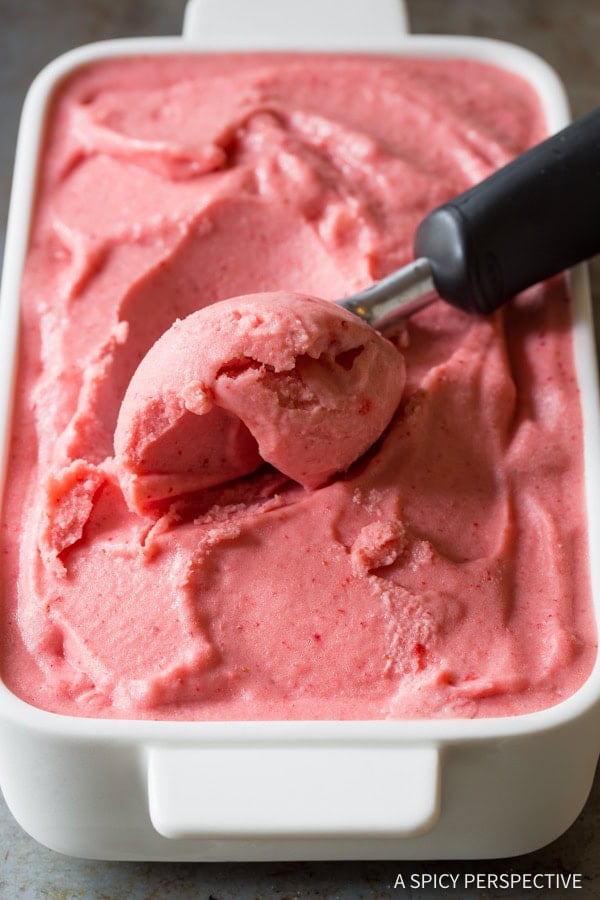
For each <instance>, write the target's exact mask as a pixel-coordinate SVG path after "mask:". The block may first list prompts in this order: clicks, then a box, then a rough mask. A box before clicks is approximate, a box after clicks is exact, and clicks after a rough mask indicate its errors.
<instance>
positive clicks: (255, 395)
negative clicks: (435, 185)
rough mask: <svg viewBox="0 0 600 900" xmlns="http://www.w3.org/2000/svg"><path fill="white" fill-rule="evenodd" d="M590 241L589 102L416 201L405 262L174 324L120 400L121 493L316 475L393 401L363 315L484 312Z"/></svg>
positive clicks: (219, 307) (594, 180) (399, 373)
mask: <svg viewBox="0 0 600 900" xmlns="http://www.w3.org/2000/svg"><path fill="white" fill-rule="evenodd" d="M599 249H600V110H596V111H594V112H593V113H591V114H590V115H588V116H587V117H585V118H583V119H580V120H578V121H577V122H575V123H574V124H572V125H570V126H569V127H567V128H565V129H564V130H563V131H561V132H559V133H558V134H556V135H554V136H553V137H551V138H549V139H548V140H546V141H543V142H542V143H540V144H538V145H537V146H535V147H533V148H532V149H531V150H529V151H527V152H526V153H524V154H522V155H521V156H519V157H517V158H516V159H515V160H514V161H513V162H511V163H510V164H508V165H507V166H505V167H503V168H502V169H499V170H498V171H497V172H495V173H494V174H493V175H491V176H490V177H489V178H487V179H486V180H484V181H482V182H481V183H479V184H478V185H476V186H475V187H473V188H471V189H470V190H468V191H466V192H465V193H464V194H462V195H460V196H459V197H457V198H455V199H454V200H452V201H450V202H449V203H446V204H444V205H443V206H441V207H438V208H437V209H436V210H434V211H433V212H431V213H430V214H429V215H428V216H426V218H425V219H424V220H423V222H422V223H421V225H420V227H419V228H418V230H417V233H416V238H415V257H416V259H415V262H414V263H412V264H411V265H409V266H407V267H405V268H403V269H401V270H399V271H398V272H395V273H393V274H392V275H390V276H388V277H387V278H385V279H383V280H382V281H380V282H378V283H376V284H375V285H373V286H372V287H370V288H367V289H366V290H364V291H362V292H360V293H358V294H355V295H353V296H351V297H349V298H347V299H345V300H342V301H340V302H339V304H332V303H330V302H327V301H322V300H318V299H316V298H314V297H301V296H299V295H294V294H285V293H276V294H259V295H251V296H247V297H238V298H234V299H232V300H227V301H223V302H220V303H217V304H214V305H212V306H210V307H209V308H206V309H203V310H200V311H199V312H196V313H193V314H192V315H190V316H188V317H187V318H186V319H185V320H182V321H178V322H176V323H175V324H174V325H173V326H172V327H171V328H170V329H169V330H168V331H167V332H166V334H164V335H163V336H162V337H161V338H160V340H159V341H158V342H157V343H156V344H155V345H154V347H152V348H151V350H150V351H149V353H148V354H147V355H146V357H145V359H144V360H143V361H142V363H141V365H140V367H139V368H138V370H137V372H136V373H135V375H134V377H133V379H132V381H131V383H130V385H129V388H128V390H127V393H126V395H125V398H124V401H123V404H122V406H121V411H120V414H119V419H118V424H117V428H116V432H115V455H116V461H117V466H118V471H119V473H120V481H121V485H122V487H123V490H124V493H125V496H126V498H127V501H128V503H129V505H130V506H131V507H132V509H134V510H136V511H137V512H141V513H144V512H147V511H148V510H152V509H153V508H155V507H156V505H157V504H160V503H162V502H164V501H165V500H168V499H169V498H175V497H178V496H180V495H182V494H186V493H189V492H192V491H197V490H201V489H203V488H207V487H211V486H213V485H216V484H221V483H223V482H226V481H229V480H231V479H235V478H237V477H240V476H243V475H247V474H248V473H250V472H252V471H254V470H255V469H256V468H258V467H259V465H260V464H261V463H262V462H263V461H264V462H268V463H271V464H272V465H273V466H275V467H276V468H277V469H278V470H279V471H280V472H282V473H283V474H285V475H287V476H289V477H290V478H293V479H294V480H296V481H298V482H299V483H300V484H302V485H303V486H304V487H306V488H315V487H318V486H319V485H321V484H323V483H325V482H326V481H327V480H328V479H329V478H331V477H332V476H333V475H334V474H336V473H339V472H343V471H345V470H346V469H347V468H348V467H349V466H350V465H351V464H352V463H353V462H354V461H355V460H356V459H357V458H358V457H360V456H361V455H362V454H363V453H364V452H365V451H366V450H367V449H368V448H369V447H370V446H371V445H372V444H373V443H374V442H375V441H376V440H377V438H379V436H380V435H381V433H382V432H383V431H384V429H385V427H386V426H387V424H388V423H389V421H390V419H391V417H392V415H393V413H394V410H395V409H396V407H397V406H398V403H399V401H400V398H401V395H402V390H403V387H404V380H405V379H404V363H403V360H402V357H401V355H400V353H399V352H398V350H397V349H396V347H394V346H393V345H392V344H391V343H390V342H389V341H387V340H386V339H385V338H384V337H382V336H381V334H379V333H378V332H377V331H376V330H375V329H384V328H386V327H387V326H389V325H391V324H393V323H394V322H395V321H397V320H398V319H399V318H402V317H405V316H407V315H409V314H411V313H413V312H415V311H417V310H419V309H421V308H423V307H424V306H426V305H427V304H429V303H431V302H432V301H433V300H435V299H437V298H438V297H441V298H443V299H444V300H447V301H448V302H450V303H451V304H453V305H455V306H458V307H459V308H461V309H464V310H466V311H468V312H475V313H490V312H492V311H493V310H494V309H496V308H497V307H498V306H500V305H501V304H503V303H504V302H505V301H507V300H508V299H509V298H510V297H511V296H513V295H514V294H516V293H518V292H519V291H520V290H523V289H524V288H527V287H529V286H531V285H532V284H534V283H536V282H537V281H540V280H542V279H544V278H548V277H550V276H551V275H554V274H556V273H557V272H559V271H561V270H562V269H564V268H567V267H569V266H571V265H574V264H575V263H576V262H579V261H581V260H582V259H586V258H588V257H589V256H591V255H593V254H594V253H595V252H597V251H598V250H599ZM361 320H362V321H361ZM371 326H374V327H373V328H372V327H371Z"/></svg>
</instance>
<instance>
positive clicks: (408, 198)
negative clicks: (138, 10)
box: [1, 54, 596, 719]
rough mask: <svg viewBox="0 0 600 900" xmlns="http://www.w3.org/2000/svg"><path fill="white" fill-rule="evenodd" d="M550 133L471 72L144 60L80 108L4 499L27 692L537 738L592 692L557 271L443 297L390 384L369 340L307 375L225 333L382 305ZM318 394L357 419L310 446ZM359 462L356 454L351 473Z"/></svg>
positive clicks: (56, 115)
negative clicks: (256, 302)
mask: <svg viewBox="0 0 600 900" xmlns="http://www.w3.org/2000/svg"><path fill="white" fill-rule="evenodd" d="M544 131H545V125H544V120H543V115H542V112H541V110H540V106H539V102H538V100H537V98H536V96H535V95H534V93H533V91H532V89H531V88H530V87H529V86H528V85H527V84H526V83H525V82H523V81H522V80H521V79H520V78H518V77H516V76H514V75H512V74H509V73H508V72H505V71H502V70H500V69H497V68H493V67H491V66H487V65H484V64H482V63H478V62H473V61H464V60H463V61H461V60H440V59H438V60H432V59H423V60H420V59H412V58H411V59H401V58H385V57H366V56H357V57H352V56H335V57H334V56H326V55H313V56H298V55H271V56H270V55H255V54H248V55H240V56H234V55H220V54H214V55H208V56H204V57H202V56H199V55H195V54H184V55H181V56H179V57H175V56H160V57H152V56H148V57H144V58H136V59H134V58H132V59H118V60H116V59H115V60H106V61H102V62H97V63H94V64H90V65H87V66H85V67H83V68H81V69H79V70H77V71H76V72H74V73H73V74H72V75H71V76H70V77H69V78H68V79H67V80H66V81H65V82H63V83H62V84H61V86H60V87H59V88H58V89H57V92H56V96H55V98H54V100H53V102H52V104H51V109H50V114H49V117H48V125H47V129H46V136H45V142H44V147H43V153H42V157H41V164H40V171H39V181H38V192H37V201H36V205H35V210H34V217H33V225H32V231H31V239H30V244H29V250H28V255H27V260H26V265H25V274H24V280H23V289H22V329H21V345H20V349H21V352H20V360H19V369H18V374H17V385H16V395H15V406H14V416H13V421H14V427H13V432H12V439H11V445H10V452H9V461H8V477H7V481H6V490H5V499H4V506H3V527H2V551H3V581H2V639H1V640H2V645H1V652H2V674H3V678H4V679H5V681H6V683H7V685H8V686H9V687H10V688H11V690H13V691H14V692H15V693H16V694H18V695H19V696H21V697H22V698H24V699H25V700H27V701H28V702H30V703H32V704H34V705H36V706H40V707H42V708H45V709H50V710H54V711H57V712H63V713H69V714H75V715H85V716H109V717H142V718H166V719H169V718H177V719H265V718H309V719H310V718H313V719H314V718H334V719H336V718H337V719H339V718H342V719H344V718H399V717H440V716H463V717H464V716H469V717H473V716H487V715H512V714H517V713H522V712H528V711H532V710H536V709H540V708H543V707H547V706H549V705H552V704H555V703H557V702H559V701H560V700H562V699H564V698H565V697H567V696H568V695H570V694H571V693H573V691H575V690H576V689H577V688H578V687H579V686H580V685H581V684H582V683H583V681H584V680H585V678H586V676H587V674H588V673H589V671H590V670H591V667H592V665H593V661H594V659H595V654H596V631H595V625H594V620H593V614H592V605H591V600H590V587H589V578H588V559H587V530H586V515H585V506H584V491H583V451H582V424H581V412H580V405H579V391H578V385H577V381H576V378H575V374H574V365H573V351H572V340H571V312H570V299H569V295H568V293H567V290H566V287H565V284H564V283H563V281H562V280H561V279H557V280H554V281H552V282H550V283H548V284H546V285H544V286H539V287H538V288H535V289H533V290H531V291H529V292H527V294H525V295H522V296H520V297H518V298H516V299H515V300H514V301H513V302H512V303H511V304H509V305H508V306H507V307H506V308H505V309H503V310H500V311H498V312H497V313H495V314H494V315H493V316H492V317H490V318H486V319H481V318H475V317H469V316H467V315H465V314H464V313H462V312H460V311H458V310H455V309H453V308H451V307H450V306H447V305H445V304H443V303H442V302H439V303H436V304H433V305H432V306H431V307H429V308H427V309H425V310H423V311H422V312H420V313H419V314H417V315H415V316H413V317H412V318H411V319H410V321H408V322H407V323H406V325H405V326H403V327H402V328H398V329H397V330H396V331H395V332H394V333H391V334H389V335H386V347H387V348H388V350H387V351H386V352H387V353H389V365H388V364H386V366H385V367H383V368H377V366H376V367H375V370H374V371H373V372H370V374H369V377H368V379H366V380H363V381H361V379H360V378H358V375H359V374H360V372H361V366H362V365H363V364H365V363H366V361H367V360H368V355H367V350H366V349H365V348H366V346H367V345H366V344H365V343H364V342H362V339H361V340H360V341H359V342H358V343H351V344H349V345H347V346H346V345H344V346H343V347H342V348H341V349H340V350H339V353H338V351H337V346H334V345H335V341H336V340H337V337H336V335H335V333H334V332H335V330H334V332H332V333H331V334H326V331H327V329H325V331H321V332H320V333H321V336H323V335H325V337H326V342H328V343H327V347H326V348H325V347H323V348H321V350H319V351H318V352H317V351H316V350H315V351H314V352H313V351H311V352H309V353H308V354H307V355H306V356H304V357H303V356H302V354H301V353H300V354H299V355H298V354H297V355H295V356H294V360H295V362H294V364H293V366H292V368H288V369H287V370H286V369H285V366H279V368H280V371H279V372H278V371H276V370H277V368H278V364H276V363H274V362H273V359H271V360H270V361H269V359H266V358H264V359H263V358H261V357H260V356H258V355H254V354H252V353H250V354H248V353H247V352H246V351H244V352H243V353H242V354H241V356H240V355H236V353H235V348H236V342H235V334H234V333H233V331H232V330H231V329H228V330H225V331H223V329H224V328H225V323H226V316H223V317H219V316H217V315H216V314H215V313H214V312H210V309H211V305H212V304H215V303H216V302H217V301H223V300H226V299H227V298H239V297H241V296H246V295H257V294H265V293H268V294H269V295H271V300H273V299H274V298H273V293H274V294H275V295H282V294H283V295H289V294H290V293H293V294H295V295H302V296H305V297H307V298H309V297H318V298H323V301H321V303H322V304H324V305H325V306H326V301H333V300H335V299H337V298H340V297H343V296H347V295H349V294H351V293H353V292H355V291H356V290H359V289H361V288H364V287H366V286H367V285H369V284H370V283H371V282H372V281H374V280H376V279H378V278H380V277H382V276H384V275H386V274H388V273H389V272H391V271H392V270H393V269H395V268H397V267H398V266H400V265H402V264H404V263H406V262H408V261H409V260H410V258H411V248H412V240H413V235H414V231H415V228H416V226H417V225H418V223H419V221H420V220H421V218H422V217H423V216H424V215H425V214H426V213H427V212H428V211H429V210H431V209H432V208H434V207H435V206H437V205H439V204H440V203H442V202H444V201H446V200H447V199H449V198H450V197H451V196H453V195H456V194H457V193H459V192H461V191H463V190H464V189H466V188H467V187H468V186H470V185H471V184H473V183H474V182H476V181H478V180H480V179H481V178H483V177H485V176H486V175H488V174H489V173H490V172H491V171H492V170H493V169H495V168H496V167H498V166H500V165H502V164H503V163H505V162H507V161H508V160H509V159H510V158H512V157H513V156H514V155H515V154H517V153H518V152H520V151H521V150H523V149H525V148H526V147H527V146H529V145H531V144H532V143H534V142H535V141H537V140H538V139H540V138H542V137H543V136H544ZM231 302H232V301H230V300H227V303H231ZM261 302H263V303H264V308H265V317H266V318H269V317H272V316H276V315H277V312H276V309H277V307H276V305H274V304H270V303H269V302H268V301H261ZM313 302H317V301H313V300H308V299H307V300H306V304H307V306H306V308H307V311H308V309H309V307H310V304H311V303H313ZM234 307H235V303H234V306H233V307H231V306H229V307H225V308H226V309H229V311H230V312H232V311H234ZM219 308H220V305H219ZM214 309H215V310H216V309H217V306H215V307H214ZM238 312H240V311H239V310H238ZM280 312H281V310H280ZM190 319H191V320H192V324H193V323H198V322H200V324H201V323H202V322H204V323H205V325H206V328H205V331H204V337H205V338H207V339H208V337H209V335H210V333H211V329H213V331H214V329H217V330H218V329H222V331H221V335H222V338H223V341H226V340H229V341H230V344H229V345H227V347H228V351H227V352H228V353H229V349H231V350H233V351H234V352H233V355H227V354H226V357H227V358H226V359H225V367H224V368H223V363H222V362H221V363H219V365H218V366H217V368H216V369H215V368H214V366H213V368H212V369H211V367H210V366H209V365H208V363H207V357H206V348H207V344H206V343H203V342H202V339H201V338H202V336H201V334H200V331H201V330H202V329H200V331H194V330H193V329H192V332H193V333H194V335H195V338H194V339H196V338H198V341H199V343H198V344H195V345H194V347H191V349H190V345H189V344H188V343H186V342H184V344H185V347H184V346H182V347H179V345H177V340H175V339H174V342H173V341H171V339H172V338H173V335H174V334H175V335H176V334H177V332H178V330H181V329H182V328H183V329H184V330H185V329H186V328H187V327H188V326H184V325H183V324H179V325H178V324H177V323H178V322H180V323H186V322H188V324H189V320H190ZM357 327H358V326H357ZM173 329H174V331H173ZM284 331H285V329H282V330H281V342H280V344H277V342H275V344H274V345H273V346H272V348H271V350H272V351H273V352H279V351H281V350H282V348H283V347H284V346H285V340H286V339H287V338H284V335H283V333H284ZM215 333H216V332H215ZM270 333H271V337H274V336H276V334H277V329H276V328H275V327H273V329H271V331H270ZM288 336H289V333H288ZM169 341H171V344H170V349H169ZM165 342H166V344H167V349H168V352H163V351H164V348H165ZM222 346H225V345H224V344H223V345H222ZM161 348H162V349H161ZM173 348H175V350H174V349H173ZM185 348H187V350H190V355H189V356H186V352H187V350H186V349H185ZM361 348H362V349H361ZM184 350H185V352H184ZM179 351H181V352H179ZM196 351H197V353H196ZM311 353H312V355H311ZM323 353H325V356H323ZM195 354H196V361H199V362H200V363H202V366H201V369H202V371H198V372H197V373H196V375H197V377H196V375H193V373H192V368H193V367H192V368H189V365H188V364H190V360H192V361H193V357H194V355H195ZM203 354H204V356H203ZM298 359H299V360H300V363H298ZM174 360H175V363H174V362H173V361H174ZM317 360H318V361H320V365H325V369H326V370H327V379H325V382H323V378H322V376H323V372H322V371H321V370H319V372H318V373H317V375H315V371H314V369H315V367H314V363H315V361H317ZM336 366H337V368H336ZM186 367H187V368H186ZM219 367H220V368H219ZM353 370H354V375H356V376H357V381H356V384H357V388H356V392H355V394H356V396H353V397H352V403H351V404H350V406H349V407H348V416H347V417H346V419H344V418H343V417H341V416H338V413H340V409H339V408H338V407H339V404H337V406H336V403H335V402H334V399H335V392H336V379H337V378H338V377H339V378H342V379H343V378H345V377H346V376H347V375H350V374H352V371H353ZM194 371H195V370H194ZM365 371H370V370H368V367H365ZM140 372H141V374H139V373H140ZM136 373H137V374H136ZM180 376H181V377H180ZM188 376H189V377H188ZM311 378H312V379H313V380H314V378H316V379H317V380H318V381H319V383H320V384H321V385H323V384H325V385H326V388H327V391H329V397H330V400H331V403H330V413H331V415H330V416H329V417H327V416H326V415H323V418H322V426H323V429H325V430H324V431H319V428H315V434H320V436H321V443H320V444H319V443H318V442H317V443H316V444H314V445H313V447H312V450H311V451H310V452H309V450H308V449H306V448H305V452H300V453H299V452H298V448H299V444H298V442H297V441H298V431H297V429H296V427H295V425H292V424H290V423H293V422H295V421H297V420H296V419H295V418H294V417H295V416H297V415H298V416H300V414H301V413H304V412H306V411H307V409H308V408H309V407H310V404H311V403H312V404H313V406H314V402H315V401H314V399H313V398H314V396H315V392H314V390H313V389H312V387H311ZM168 382H169V383H170V382H173V384H174V385H175V389H174V390H173V391H172V392H171V393H169V395H168V397H167V395H166V394H164V393H163V394H161V391H160V390H157V387H156V386H157V384H167V383H168ZM367 382H368V383H367ZM344 383H345V382H344ZM338 384H341V382H338ZM313 387H314V384H313ZM268 391H270V392H271V393H270V394H269V393H268ZM327 391H326V393H327ZM394 391H396V392H397V393H396V394H394V393H393V392H394ZM225 394H226V395H227V398H226V399H224V397H225ZM275 394H276V395H277V398H278V402H277V404H276V405H273V406H272V407H271V409H272V414H271V412H269V407H268V404H269V403H271V401H272V399H273V396H274V395H275ZM165 398H166V399H165ZM257 398H258V399H257ZM269 398H270V399H269ZM367 401H368V402H367ZM182 404H183V405H182ZM361 409H362V410H363V413H362V415H363V417H365V421H366V419H367V418H369V417H370V416H375V415H377V416H379V417H380V419H381V423H380V424H381V428H380V431H381V433H380V435H379V436H378V437H377V438H376V439H375V438H373V437H372V436H369V437H368V440H367V438H366V437H365V438H364V440H363V437H364V436H363V437H361V433H360V432H361V428H360V427H358V426H357V424H356V423H357V422H359V420H360V415H361V413H360V410H361ZM182 410H185V411H184V412H182ZM128 411H129V412H128ZM179 413H181V416H180V415H179ZM136 416H137V418H136ZM278 416H279V424H278V422H277V418H278ZM209 417H211V418H210V420H209ZM153 423H154V424H153ZM200 423H201V432H202V433H201V440H199V439H198V433H197V432H196V431H194V429H195V428H197V427H198V426H199V424H200ZM336 423H337V424H336ZM352 423H354V424H352ZM155 426H156V427H155ZM328 428H329V429H330V430H329V431H327V429H328ZM286 429H287V431H286ZM336 435H339V437H340V440H339V441H337V442H336V440H335V438H336ZM261 441H262V452H261ZM294 441H296V443H294ZM345 441H346V442H348V443H350V442H352V441H355V442H356V446H355V449H357V453H358V455H357V456H355V455H354V450H353V453H352V454H349V456H348V457H344V458H341V457H339V456H336V455H335V454H337V453H341V452H342V450H343V446H342V445H343V444H344V442H345ZM273 447H275V452H274V451H273ZM199 448H200V449H199ZM269 448H270V449H269ZM315 448H316V449H315ZM334 451H335V452H334ZM195 454H196V455H195ZM350 457H352V458H350ZM290 459H291V463H292V465H291V467H290ZM305 463H308V468H305V467H304V468H303V466H304V464H305ZM298 464H299V467H298ZM201 469H205V470H211V473H212V474H211V473H209V477H205V476H206V474H207V472H206V471H200V470H201ZM165 485H166V490H164V488H165Z"/></svg>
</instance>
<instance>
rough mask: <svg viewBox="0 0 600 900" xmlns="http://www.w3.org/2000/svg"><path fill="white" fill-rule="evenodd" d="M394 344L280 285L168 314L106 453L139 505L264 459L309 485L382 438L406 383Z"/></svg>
mask: <svg viewBox="0 0 600 900" xmlns="http://www.w3.org/2000/svg"><path fill="white" fill-rule="evenodd" d="M404 381H405V370H404V361H403V357H402V355H401V353H400V352H399V351H398V349H397V348H396V346H395V345H394V344H392V343H391V342H390V341H388V340H387V339H386V338H384V337H383V336H382V335H381V334H379V333H378V332H377V331H375V330H374V329H373V328H371V327H370V326H369V325H367V324H366V323H365V322H363V321H361V320H360V319H359V318H357V317H356V316H354V315H353V314H351V313H350V312H347V311H346V310H344V309H341V308H340V307H339V306H336V305H335V304H333V303H331V302H329V301H326V300H319V299H317V298H314V297H306V296H299V295H296V294H286V293H267V294H253V295H249V296H244V297H237V298H233V299H229V300H223V301H221V302H219V303H216V304H214V305H211V306H208V307H205V308H204V309H201V310H199V311H198V312H195V313H192V314H191V315H190V316H187V317H186V318H185V319H182V320H178V321H176V322H175V323H174V324H173V325H172V326H171V328H169V329H168V330H167V331H166V332H165V333H164V334H163V335H162V337H161V338H160V339H159V340H158V341H157V342H156V343H155V344H154V345H153V346H152V347H151V349H150V350H149V352H148V353H147V354H146V356H145V357H144V359H143V360H142V362H141V363H140V365H139V367H138V369H137V370H136V372H135V374H134V376H133V378H132V379H131V382H130V384H129V386H128V389H127V392H126V394H125V397H124V399H123V402H122V404H121V408H120V412H119V417H118V422H117V427H116V431H115V457H116V462H117V467H118V472H119V478H120V483H121V486H122V488H123V491H124V494H125V497H126V499H127V502H128V504H129V506H130V507H131V508H132V509H133V510H135V511H136V512H139V513H146V512H148V511H151V510H152V509H156V508H157V505H158V506H160V505H161V503H164V501H166V500H169V499H174V498H176V497H178V496H181V495H183V494H187V493H190V492H192V491H198V490H202V489H205V488H208V487H211V486H213V485H216V484H221V483H223V482H226V481H230V480H232V479H234V478H237V477H240V476H242V475H247V474H248V473H250V472H252V471H254V470H255V469H256V468H257V467H258V466H260V465H261V463H262V462H263V461H264V462H268V463H271V464H272V465H273V466H275V467H276V468H277V469H278V470H279V471H280V472H282V473H283V474H284V475H287V476H289V477H290V478H292V479H294V480H295V481H297V482H299V483H300V484H302V485H303V486H304V487H306V488H315V487H318V486H319V485H321V484H323V483H324V482H326V481H327V480H328V479H329V478H330V477H331V476H332V475H334V474H335V473H337V472H343V471H344V470H346V469H347V468H348V467H349V466H350V464H351V463H352V462H354V460H355V459H357V458H358V457H359V456H361V455H362V454H363V453H364V452H365V451H366V450H367V449H368V448H369V447H370V446H371V445H372V444H373V443H374V442H375V441H376V440H377V438H378V437H379V436H380V435H381V433H382V432H383V430H384V429H385V427H386V426H387V424H388V423H389V421H390V419H391V417H392V415H393V413H394V411H395V409H396V407H397V406H398V403H399V401H400V398H401V396H402V391H403V388H404Z"/></svg>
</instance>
